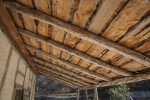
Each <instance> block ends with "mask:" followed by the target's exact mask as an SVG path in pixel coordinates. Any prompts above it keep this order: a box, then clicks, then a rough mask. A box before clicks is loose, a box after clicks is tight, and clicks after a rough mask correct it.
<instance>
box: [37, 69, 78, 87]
mask: <svg viewBox="0 0 150 100" xmlns="http://www.w3.org/2000/svg"><path fill="white" fill-rule="evenodd" d="M39 73H40V74H41V75H44V76H46V77H48V78H50V79H52V80H56V81H58V82H60V83H62V84H64V85H67V86H69V87H72V88H78V87H79V86H77V85H74V84H72V83H69V82H67V81H66V80H64V79H61V78H59V76H57V77H56V76H55V75H53V74H49V73H46V72H45V71H41V72H39Z"/></svg>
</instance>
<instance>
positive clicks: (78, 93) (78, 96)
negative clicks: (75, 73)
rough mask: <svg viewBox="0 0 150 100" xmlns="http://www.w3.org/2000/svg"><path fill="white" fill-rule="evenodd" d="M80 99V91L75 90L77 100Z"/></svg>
mask: <svg viewBox="0 0 150 100" xmlns="http://www.w3.org/2000/svg"><path fill="white" fill-rule="evenodd" d="M79 98H80V90H77V100H79Z"/></svg>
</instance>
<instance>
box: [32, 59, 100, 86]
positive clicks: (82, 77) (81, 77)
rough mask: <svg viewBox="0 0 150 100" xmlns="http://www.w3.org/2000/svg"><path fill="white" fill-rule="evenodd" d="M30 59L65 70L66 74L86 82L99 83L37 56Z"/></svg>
mask: <svg viewBox="0 0 150 100" xmlns="http://www.w3.org/2000/svg"><path fill="white" fill-rule="evenodd" d="M32 59H33V60H34V61H35V62H42V63H44V64H45V65H47V66H48V67H51V68H54V69H57V70H58V71H62V72H65V73H67V74H69V75H71V76H74V77H77V78H80V79H81V80H84V81H86V82H88V83H95V84H98V83H99V82H97V81H96V80H92V79H89V78H86V77H84V76H81V75H79V74H77V73H75V72H72V71H70V70H67V69H65V68H63V67H60V66H57V65H54V64H52V63H49V62H47V61H44V60H42V59H39V58H37V57H32Z"/></svg>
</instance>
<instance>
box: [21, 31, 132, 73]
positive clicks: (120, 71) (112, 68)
mask: <svg viewBox="0 0 150 100" xmlns="http://www.w3.org/2000/svg"><path fill="white" fill-rule="evenodd" d="M18 31H19V32H20V34H23V35H26V36H28V37H32V38H34V39H37V40H38V41H41V42H45V43H47V44H48V45H52V46H54V47H56V48H59V49H60V50H63V51H65V52H67V53H69V54H72V55H75V56H77V57H80V58H82V59H85V60H88V61H89V62H91V63H94V64H98V65H100V66H101V67H103V68H106V69H109V70H111V71H114V72H116V73H118V74H121V75H124V76H132V75H133V74H132V73H130V72H128V71H126V70H123V69H121V68H118V67H116V66H113V65H110V64H107V63H106V62H103V61H100V60H98V59H96V58H94V57H91V56H89V55H86V54H84V53H82V52H80V51H77V50H75V49H72V48H70V47H67V46H65V45H62V44H60V43H57V42H55V41H53V40H50V39H48V38H45V37H42V36H40V35H37V34H34V33H32V32H29V31H26V30H23V29H20V28H18Z"/></svg>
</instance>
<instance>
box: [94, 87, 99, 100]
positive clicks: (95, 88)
mask: <svg viewBox="0 0 150 100" xmlns="http://www.w3.org/2000/svg"><path fill="white" fill-rule="evenodd" d="M93 100H98V93H97V87H94V99H93Z"/></svg>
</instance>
